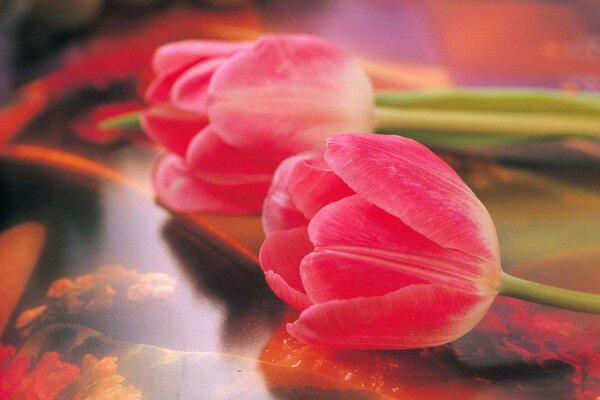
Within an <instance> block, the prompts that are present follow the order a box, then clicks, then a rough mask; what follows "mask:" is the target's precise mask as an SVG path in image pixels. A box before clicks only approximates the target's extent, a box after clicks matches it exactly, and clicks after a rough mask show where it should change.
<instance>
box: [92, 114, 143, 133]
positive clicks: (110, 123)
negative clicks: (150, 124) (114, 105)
mask: <svg viewBox="0 0 600 400" xmlns="http://www.w3.org/2000/svg"><path fill="white" fill-rule="evenodd" d="M98 128H99V129H100V130H101V131H108V130H111V129H121V130H132V131H139V130H141V129H142V127H141V125H140V112H139V111H133V112H128V113H124V114H119V115H115V116H113V117H109V118H106V119H103V120H102V121H100V122H99V123H98Z"/></svg>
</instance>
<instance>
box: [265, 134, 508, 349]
mask: <svg viewBox="0 0 600 400" xmlns="http://www.w3.org/2000/svg"><path fill="white" fill-rule="evenodd" d="M276 177H277V179H280V180H281V181H280V182H277V181H276V182H274V184H273V188H274V190H273V191H272V192H271V193H270V195H269V197H268V198H267V200H266V202H265V209H264V215H263V218H264V221H265V231H266V233H267V234H268V237H267V239H266V241H265V243H264V244H263V247H262V249H261V254H260V258H261V266H262V268H263V269H264V271H265V276H266V279H267V282H268V283H269V285H270V286H271V288H272V289H273V291H274V292H275V293H276V294H277V295H279V296H280V297H281V298H282V299H284V300H285V301H287V302H288V303H289V304H291V305H293V306H295V307H296V308H299V309H300V310H303V311H302V313H301V314H300V317H299V319H298V320H297V321H296V322H294V323H293V324H289V325H288V331H289V332H290V333H291V334H292V336H294V337H296V338H297V339H299V340H300V341H302V342H304V343H308V344H316V345H321V346H330V347H346V348H388V349H401V348H415V347H425V346H434V345H439V344H442V343H447V342H449V341H451V340H454V339H456V338H458V337H460V336H462V335H464V334H465V333H466V332H468V331H469V330H470V329H472V328H473V327H474V326H475V325H476V324H477V322H479V320H480V319H481V318H482V317H483V316H484V315H485V313H486V311H487V310H488V308H489V306H490V305H491V303H492V301H493V299H494V298H495V296H496V294H497V291H498V286H499V283H500V273H501V269H500V267H499V264H500V258H499V251H498V239H497V237H496V231H495V228H494V225H493V222H492V220H491V217H490V215H489V214H488V212H487V210H486V209H485V207H484V206H483V205H482V204H481V202H480V201H479V200H478V199H477V198H476V197H475V195H474V194H473V192H471V190H470V189H469V188H468V187H467V186H466V185H465V183H464V182H463V181H462V180H461V179H460V177H459V176H458V175H457V174H456V173H455V172H454V171H453V170H452V169H451V168H450V167H449V166H448V165H446V164H445V163H444V162H443V161H442V160H440V159H439V158H438V157H437V156H435V155H434V154H433V153H432V152H430V151H429V150H428V149H427V148H425V147H424V146H422V145H420V144H418V143H417V142H415V141H412V140H410V139H405V138H402V137H398V136H392V137H390V136H381V135H336V136H333V137H331V138H329V139H328V140H327V150H326V153H325V159H324V160H322V159H321V160H320V159H315V160H304V161H301V160H300V161H299V160H297V159H296V160H293V162H292V163H289V162H285V161H284V163H282V165H281V167H280V169H279V171H278V173H277V174H276ZM282 187H283V188H284V189H285V190H281V188H282ZM273 215H274V216H275V217H273Z"/></svg>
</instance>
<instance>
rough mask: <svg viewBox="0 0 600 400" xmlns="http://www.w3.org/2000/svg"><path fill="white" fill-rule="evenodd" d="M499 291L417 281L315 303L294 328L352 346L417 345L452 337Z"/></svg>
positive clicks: (301, 336)
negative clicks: (487, 294) (363, 295)
mask: <svg viewBox="0 0 600 400" xmlns="http://www.w3.org/2000/svg"><path fill="white" fill-rule="evenodd" d="M492 301H493V296H491V297H482V296H478V295H475V294H470V293H465V292H461V291H458V290H455V289H452V288H448V287H445V286H441V285H411V286H407V287H405V288H402V289H400V290H397V291H395V292H392V293H389V294H387V295H385V296H378V297H369V298H360V297H359V298H354V299H351V300H334V301H329V302H326V303H320V304H315V305H312V306H311V307H309V308H307V309H306V310H304V311H303V312H302V313H301V314H300V317H299V318H298V320H297V321H296V322H294V323H292V324H288V325H287V330H288V332H289V333H290V334H291V335H292V336H294V337H295V338H296V339H298V340H300V341H301V342H302V343H305V344H309V345H316V346H325V347H336V348H352V349H390V350H391V349H411V348H419V347H429V346H437V345H441V344H444V343H448V342H450V341H452V340H454V339H457V338H459V337H460V336H462V335H464V334H465V333H467V332H468V331H469V330H470V329H472V328H473V327H474V326H475V325H476V324H477V323H478V322H479V321H480V320H481V318H482V317H483V316H484V314H485V313H486V311H487V310H488V308H489V306H490V305H491V302H492Z"/></svg>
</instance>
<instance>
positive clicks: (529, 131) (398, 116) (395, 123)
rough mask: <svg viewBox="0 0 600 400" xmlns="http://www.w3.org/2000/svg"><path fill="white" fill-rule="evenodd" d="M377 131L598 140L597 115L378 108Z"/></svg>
mask: <svg viewBox="0 0 600 400" xmlns="http://www.w3.org/2000/svg"><path fill="white" fill-rule="evenodd" d="M376 115H377V124H376V126H377V130H384V131H390V130H399V131H402V130H408V131H410V130H418V131H439V132H454V133H463V134H468V133H471V134H473V133H474V134H478V135H485V134H491V135H506V136H513V135H519V136H535V137H566V136H578V137H588V138H596V139H600V115H599V116H589V115H561V114H544V113H539V114H538V113H508V112H490V111H453V110H425V109H401V108H393V107H377V109H376Z"/></svg>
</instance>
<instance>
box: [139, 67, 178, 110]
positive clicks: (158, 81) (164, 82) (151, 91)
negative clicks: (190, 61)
mask: <svg viewBox="0 0 600 400" xmlns="http://www.w3.org/2000/svg"><path fill="white" fill-rule="evenodd" d="M186 70H187V67H184V68H180V69H177V70H175V71H172V72H168V73H164V74H160V75H158V76H156V77H155V78H154V79H153V80H152V82H150V85H148V87H147V88H146V91H145V93H144V97H145V99H146V101H147V102H148V103H150V104H157V103H168V102H169V101H170V98H171V88H172V87H173V85H174V84H175V82H176V81H177V79H179V77H180V76H181V75H183V73H184V72H185V71H186Z"/></svg>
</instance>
